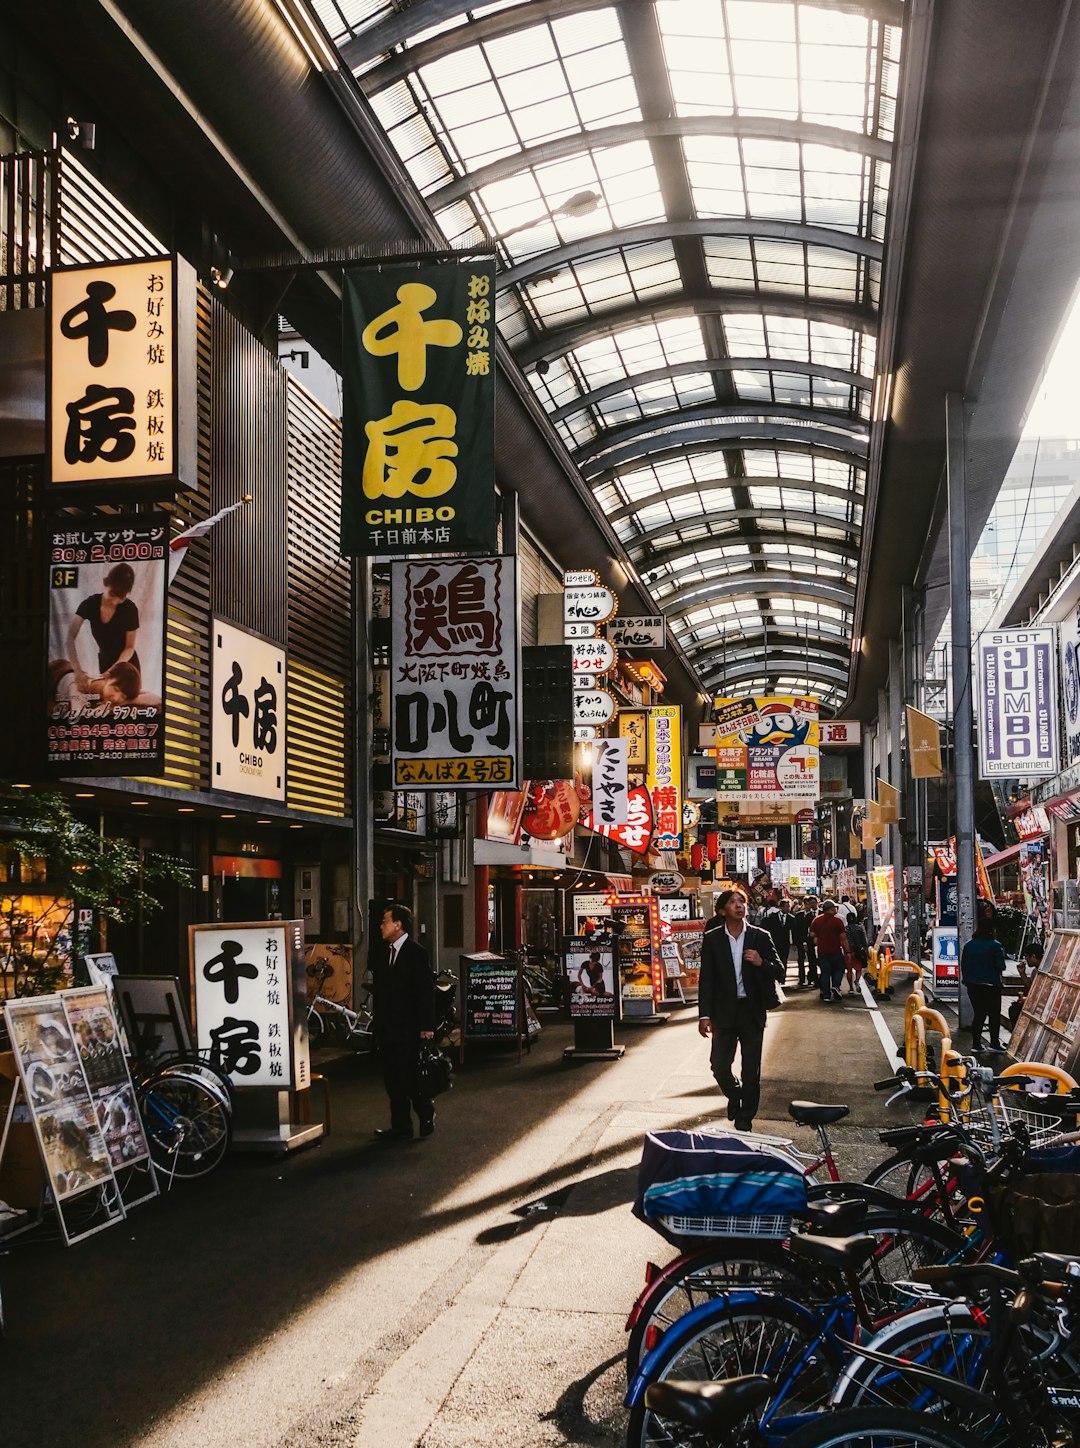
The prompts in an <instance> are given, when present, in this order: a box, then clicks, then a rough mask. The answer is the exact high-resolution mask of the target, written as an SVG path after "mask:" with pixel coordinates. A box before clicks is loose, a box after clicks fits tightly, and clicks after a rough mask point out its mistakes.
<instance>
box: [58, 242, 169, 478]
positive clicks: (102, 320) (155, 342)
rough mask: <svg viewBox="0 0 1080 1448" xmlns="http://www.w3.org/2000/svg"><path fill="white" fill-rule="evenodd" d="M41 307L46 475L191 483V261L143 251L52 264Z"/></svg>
mask: <svg viewBox="0 0 1080 1448" xmlns="http://www.w3.org/2000/svg"><path fill="white" fill-rule="evenodd" d="M48 308H49V312H48V332H49V354H48V366H49V384H48V393H47V409H48V417H47V434H48V440H49V441H48V446H49V479H50V482H52V483H53V484H61V485H69V484H77V485H79V486H84V485H86V484H106V485H110V484H121V483H122V484H129V483H142V482H166V483H168V482H175V483H179V484H181V485H183V486H186V487H193V486H195V485H196V483H197V477H196V456H195V449H196V431H197V429H196V426H195V405H196V399H195V387H196V378H195V361H194V327H195V278H194V272H193V271H192V269H191V267H190V266H188V265H187V264H186V263H184V262H181V261H178V260H177V259H176V258H173V257H151V258H147V259H140V260H138V261H127V262H92V263H90V264H89V265H86V266H77V267H64V268H58V269H55V270H53V271H52V272H51V273H50V275H49V298H48ZM182 339H183V345H182Z"/></svg>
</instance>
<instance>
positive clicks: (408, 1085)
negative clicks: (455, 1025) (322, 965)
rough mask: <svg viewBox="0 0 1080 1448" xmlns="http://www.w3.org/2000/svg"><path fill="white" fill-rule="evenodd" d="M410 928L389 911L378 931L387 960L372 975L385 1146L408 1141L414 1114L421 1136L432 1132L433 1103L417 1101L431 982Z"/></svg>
mask: <svg viewBox="0 0 1080 1448" xmlns="http://www.w3.org/2000/svg"><path fill="white" fill-rule="evenodd" d="M412 923H413V920H412V911H411V910H409V909H408V908H407V907H406V906H404V905H391V906H389V907H388V908H387V909H386V910H385V911H384V912H383V918H382V924H381V925H380V926H379V934H380V935H381V936H382V938H383V940H385V942H386V944H387V946H388V947H389V954H388V956H387V958H386V959H385V960H383V961H381V962H379V963H378V964H377V965H376V966H375V969H374V985H373V989H372V997H373V1000H372V1029H373V1031H374V1033H375V1038H376V1040H377V1041H378V1043H379V1050H380V1051H381V1053H382V1062H383V1084H384V1086H385V1087H386V1094H387V1096H389V1098H390V1125H389V1126H388V1127H379V1128H378V1130H377V1131H376V1132H375V1138H376V1140H377V1141H379V1142H385V1143H391V1142H397V1141H411V1140H412V1134H413V1123H412V1113H413V1111H415V1112H416V1114H417V1116H418V1117H419V1119H420V1135H421V1136H430V1135H431V1133H432V1132H433V1131H434V1130H435V1103H434V1101H431V1100H421V1099H419V1098H418V1097H417V1096H416V1095H415V1092H416V1077H417V1064H418V1058H419V1052H420V1042H421V1041H430V1040H431V1039H432V1037H433V1036H434V1034H435V977H434V975H433V973H432V970H431V966H430V964H429V963H428V958H427V951H426V950H425V949H424V947H423V946H422V945H420V944H418V942H417V941H415V940H414V939H413V937H412Z"/></svg>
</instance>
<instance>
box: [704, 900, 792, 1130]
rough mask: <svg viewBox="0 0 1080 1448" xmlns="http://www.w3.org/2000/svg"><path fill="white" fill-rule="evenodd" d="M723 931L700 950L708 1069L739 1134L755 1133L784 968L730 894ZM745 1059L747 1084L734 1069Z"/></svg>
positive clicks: (723, 906) (722, 908)
mask: <svg viewBox="0 0 1080 1448" xmlns="http://www.w3.org/2000/svg"><path fill="white" fill-rule="evenodd" d="M717 905H718V907H719V912H720V914H721V915H722V916H723V917H724V925H723V929H719V930H710V931H708V933H707V934H706V935H705V937H704V939H703V941H702V946H701V981H700V984H699V986H698V1014H699V1016H700V1020H699V1021H698V1030H699V1031H700V1033H701V1034H702V1035H703V1036H712V1051H711V1053H710V1057H709V1064H710V1065H711V1067H712V1073H713V1075H714V1076H715V1077H716V1080H717V1084H718V1085H719V1087H720V1089H721V1091H723V1093H724V1095H725V1096H726V1097H727V1099H728V1115H729V1116H730V1117H731V1118H732V1119H733V1120H734V1122H735V1130H736V1131H751V1130H753V1126H754V1116H755V1113H756V1112H757V1109H758V1101H759V1099H760V1096H761V1042H762V1037H763V1036H764V1034H765V1013H766V1011H767V1010H768V1008H769V1006H772V1005H775V1004H776V1003H777V993H776V986H777V983H778V982H779V981H782V980H783V978H784V967H783V966H782V965H781V963H780V958H779V956H778V955H777V953H776V947H775V946H774V945H773V943H772V938H771V936H770V935H769V933H768V932H767V931H765V930H760V929H758V928H757V927H756V926H754V925H747V924H746V899H745V897H744V896H743V895H741V894H740V893H739V891H738V890H725V891H723V893H722V894H721V895H720V897H719V899H718V900H717ZM736 1047H738V1048H739V1050H740V1051H741V1053H742V1081H741V1082H740V1081H739V1079H738V1077H736V1076H735V1074H734V1073H733V1071H732V1069H731V1067H732V1062H733V1061H734V1060H735V1049H736Z"/></svg>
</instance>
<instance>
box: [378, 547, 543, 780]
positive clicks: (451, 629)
mask: <svg viewBox="0 0 1080 1448" xmlns="http://www.w3.org/2000/svg"><path fill="white" fill-rule="evenodd" d="M391 584H392V588H391V619H390V638H391V654H390V658H391V668H390V719H391V725H390V738H391V743H390V749H391V767H392V772H393V783H394V787H395V788H408V789H419V790H436V789H438V790H445V789H447V788H454V789H460V788H464V787H467V786H469V785H486V786H487V787H488V788H489V789H492V788H496V789H499V790H502V791H505V790H508V789H515V788H517V787H519V786H520V784H521V780H520V777H519V770H520V764H521V703H520V701H521V647H520V626H519V618H518V560H517V559H516V558H514V557H500V558H472V559H464V558H437V559H431V560H421V561H419V562H407V563H394V564H393V565H392V566H391Z"/></svg>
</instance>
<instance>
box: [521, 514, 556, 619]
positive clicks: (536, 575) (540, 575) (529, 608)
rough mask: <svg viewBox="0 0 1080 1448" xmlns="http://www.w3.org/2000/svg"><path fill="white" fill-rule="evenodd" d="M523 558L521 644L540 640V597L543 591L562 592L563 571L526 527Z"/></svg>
mask: <svg viewBox="0 0 1080 1448" xmlns="http://www.w3.org/2000/svg"><path fill="white" fill-rule="evenodd" d="M519 557H520V559H521V646H522V648H528V647H529V646H530V645H532V644H535V643H536V598H537V595H538V594H541V593H561V592H562V574H560V573H557V572H556V571H555V569H554V568H552V566H551V564H550V563H549V562H548V561H547V558H546V557H545V555H544V554H543V553H541V552H540V550H539V549H538V548H537V546H536V544H535V543H534V542H533V541H532V539H531V538H530V537H529V536H528V534H527V533H526V532H525V531H524V530H522V532H521V534H520V542H519Z"/></svg>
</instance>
